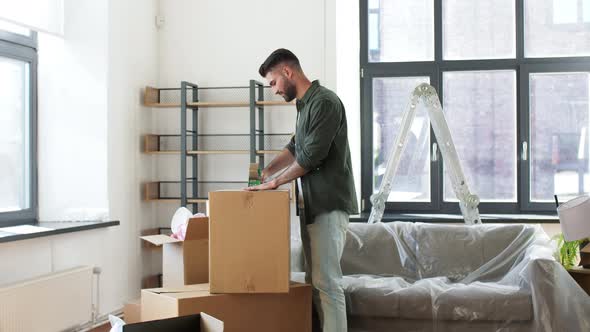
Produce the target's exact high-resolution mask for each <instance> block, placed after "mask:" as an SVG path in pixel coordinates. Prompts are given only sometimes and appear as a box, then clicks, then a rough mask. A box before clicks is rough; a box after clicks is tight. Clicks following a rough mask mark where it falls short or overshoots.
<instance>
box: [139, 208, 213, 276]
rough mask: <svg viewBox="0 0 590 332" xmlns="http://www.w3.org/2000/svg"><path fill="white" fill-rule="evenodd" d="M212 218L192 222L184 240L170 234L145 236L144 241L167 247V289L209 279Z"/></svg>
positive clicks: (163, 257) (165, 261) (165, 250)
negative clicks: (210, 226)
mask: <svg viewBox="0 0 590 332" xmlns="http://www.w3.org/2000/svg"><path fill="white" fill-rule="evenodd" d="M208 238H209V219H208V218H207V217H203V218H192V219H190V220H189V222H188V225H187V229H186V237H185V239H184V241H182V240H177V239H175V238H173V237H171V236H168V235H149V236H142V237H141V239H143V240H145V241H148V242H150V243H152V244H154V245H157V246H164V250H163V254H162V261H163V262H162V265H163V278H162V279H163V280H162V285H163V286H164V287H176V286H184V285H192V284H200V283H205V282H208V280H209V240H208Z"/></svg>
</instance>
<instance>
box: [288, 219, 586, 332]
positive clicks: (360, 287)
mask: <svg viewBox="0 0 590 332" xmlns="http://www.w3.org/2000/svg"><path fill="white" fill-rule="evenodd" d="M299 261H300V260H299ZM341 265H342V272H343V274H344V277H343V288H344V291H345V294H346V306H347V312H348V325H349V331H351V332H355V331H356V332H360V331H379V332H384V331H459V332H460V331H478V332H479V331H503V332H504V331H535V332H536V331H590V297H588V295H586V293H585V292H584V291H583V290H582V289H581V288H580V287H579V286H578V285H577V284H576V282H575V281H574V280H573V279H572V278H571V277H570V276H569V274H568V273H567V271H566V270H565V269H564V268H563V267H562V266H561V265H560V264H559V263H557V262H556V261H555V259H554V257H553V248H552V246H551V242H550V239H549V237H548V236H547V235H546V234H545V232H544V231H543V230H542V228H541V227H540V226H539V225H523V224H512V225H499V224H484V225H472V226H468V225H457V226H456V225H438V224H426V223H410V222H392V223H376V224H365V223H351V224H350V226H349V230H348V235H347V240H346V246H345V248H344V254H343V257H342V261H341ZM299 271H303V269H300V270H299ZM293 278H294V279H296V280H299V281H303V278H304V276H303V273H301V272H299V273H294V274H293Z"/></svg>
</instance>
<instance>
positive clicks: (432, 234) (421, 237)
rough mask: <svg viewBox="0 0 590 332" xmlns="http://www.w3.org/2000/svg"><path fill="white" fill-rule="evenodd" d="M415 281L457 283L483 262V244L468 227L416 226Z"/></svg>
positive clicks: (473, 230)
mask: <svg viewBox="0 0 590 332" xmlns="http://www.w3.org/2000/svg"><path fill="white" fill-rule="evenodd" d="M415 228H416V240H417V241H416V242H417V244H418V246H417V249H416V252H417V254H416V257H417V260H418V279H423V278H432V277H439V276H444V277H448V278H450V279H451V280H454V281H457V280H461V279H462V278H463V277H465V276H466V275H468V274H469V273H470V272H471V271H473V270H475V269H477V268H478V267H480V266H481V265H482V264H483V263H484V257H483V243H482V241H481V236H480V234H479V232H477V231H475V229H474V228H472V227H465V226H454V225H435V224H427V225H426V224H416V225H415Z"/></svg>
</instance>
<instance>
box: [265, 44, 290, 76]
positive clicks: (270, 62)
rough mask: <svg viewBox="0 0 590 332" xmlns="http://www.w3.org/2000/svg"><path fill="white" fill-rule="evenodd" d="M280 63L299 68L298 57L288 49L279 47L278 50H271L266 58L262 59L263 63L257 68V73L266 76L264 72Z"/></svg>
mask: <svg viewBox="0 0 590 332" xmlns="http://www.w3.org/2000/svg"><path fill="white" fill-rule="evenodd" d="M281 63H284V64H287V65H289V66H292V67H294V68H295V69H299V70H301V65H300V64H299V59H297V57H296V56H295V54H293V52H291V51H289V50H288V49H285V48H279V49H278V50H276V51H274V52H272V53H271V54H270V55H269V56H268V58H266V60H264V63H263V64H262V65H260V69H258V73H260V76H262V77H266V74H268V72H269V71H272V70H273V69H274V68H275V67H276V66H277V65H279V64H281Z"/></svg>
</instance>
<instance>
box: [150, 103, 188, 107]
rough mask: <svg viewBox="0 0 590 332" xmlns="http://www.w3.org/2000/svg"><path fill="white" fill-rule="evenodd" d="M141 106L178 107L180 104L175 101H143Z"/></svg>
mask: <svg viewBox="0 0 590 332" xmlns="http://www.w3.org/2000/svg"><path fill="white" fill-rule="evenodd" d="M143 106H145V107H154V108H180V104H176V103H149V104H148V103H144V104H143Z"/></svg>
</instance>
